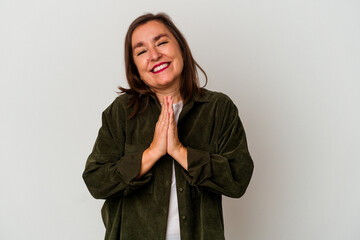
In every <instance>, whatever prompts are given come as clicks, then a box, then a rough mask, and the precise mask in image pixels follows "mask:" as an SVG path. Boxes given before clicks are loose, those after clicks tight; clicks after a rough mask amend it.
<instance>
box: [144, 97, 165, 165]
mask: <svg viewBox="0 0 360 240" xmlns="http://www.w3.org/2000/svg"><path fill="white" fill-rule="evenodd" d="M165 98H166V97H164V102H163V104H162V106H161V113H160V116H159V119H158V121H157V123H156V125H155V132H154V138H153V141H152V142H151V144H150V147H149V148H148V150H149V152H151V155H153V156H154V157H155V158H157V159H160V158H161V157H162V156H164V155H165V154H166V151H167V132H168V127H169V107H168V104H166V103H167V102H166V99H165Z"/></svg>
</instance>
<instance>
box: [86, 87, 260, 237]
mask: <svg viewBox="0 0 360 240" xmlns="http://www.w3.org/2000/svg"><path fill="white" fill-rule="evenodd" d="M203 93H204V94H203V96H197V97H194V98H193V99H192V100H191V101H189V102H188V103H186V104H185V105H184V107H183V110H182V112H181V114H180V117H179V121H178V136H179V140H180V142H181V143H182V144H183V145H184V146H185V147H186V148H187V150H188V171H186V170H185V169H183V168H182V167H181V166H180V165H179V164H178V163H177V162H176V161H175V173H176V174H175V175H176V187H177V197H178V207H179V216H180V234H181V239H182V240H190V239H191V240H205V239H206V240H207V239H209V240H217V239H224V223H223V214H222V203H221V197H222V195H225V196H228V197H234V198H239V197H241V196H242V195H243V194H244V193H245V190H246V188H247V186H248V184H249V181H250V178H251V175H252V172H253V167H254V166H253V162H252V159H251V157H250V154H249V151H248V147H247V143H246V137H245V132H244V129H243V126H242V124H241V121H240V119H239V116H238V111H237V108H236V106H235V105H234V104H233V102H232V101H231V100H230V98H229V97H227V96H226V95H224V94H222V93H218V92H212V91H209V90H205V89H204V90H203ZM129 99H130V96H129V95H128V94H123V95H120V96H119V97H117V98H116V99H115V101H114V102H113V103H112V104H111V105H110V106H109V107H108V108H107V109H106V110H105V111H104V112H103V114H102V126H101V128H100V130H99V134H98V137H97V139H96V142H95V146H94V148H93V151H92V153H91V154H90V156H89V158H88V160H87V162H86V167H85V171H84V173H83V178H84V181H85V183H86V185H87V187H88V189H89V191H90V193H91V194H92V196H93V197H94V198H97V199H106V201H105V203H104V205H103V208H102V210H101V211H102V218H103V221H104V224H105V227H106V233H105V239H108V240H137V239H139V240H140V239H141V240H147V239H149V240H150V239H154V240H155V239H156V240H165V235H166V225H167V217H168V208H169V199H170V187H171V176H172V162H173V159H172V158H171V157H170V156H169V155H165V156H163V157H162V158H161V159H159V161H158V162H157V163H156V164H155V165H154V166H153V167H152V169H151V170H150V171H149V172H147V173H146V174H145V175H143V176H142V177H141V178H140V179H137V180H136V179H135V178H136V176H137V175H138V174H139V172H140V165H141V157H142V153H143V151H144V150H145V149H146V148H147V147H148V146H149V145H150V143H151V141H152V139H153V135H154V130H155V124H156V122H157V120H158V117H159V114H160V104H159V102H158V101H157V99H156V98H155V97H151V98H150V100H149V105H148V107H147V108H146V110H145V111H144V112H142V113H138V114H137V115H136V116H135V117H134V118H132V119H130V120H129V119H128V114H129V113H130V111H131V108H128V107H127V105H128V102H129ZM140 109H141V107H140Z"/></svg>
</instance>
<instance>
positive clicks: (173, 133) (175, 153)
mask: <svg viewBox="0 0 360 240" xmlns="http://www.w3.org/2000/svg"><path fill="white" fill-rule="evenodd" d="M167 104H168V110H169V128H168V133H167V150H166V151H167V153H168V154H169V155H170V156H171V157H173V158H174V159H175V160H176V161H177V162H178V163H179V164H180V165H181V166H182V167H183V168H184V169H185V170H188V162H187V149H186V148H185V147H184V146H183V145H182V144H181V142H180V141H179V138H178V129H177V124H176V122H175V116H174V110H173V102H172V98H171V97H168V98H167Z"/></svg>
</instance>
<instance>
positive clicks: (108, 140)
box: [83, 100, 152, 199]
mask: <svg viewBox="0 0 360 240" xmlns="http://www.w3.org/2000/svg"><path fill="white" fill-rule="evenodd" d="M125 127H126V110H125V109H124V107H123V106H122V105H121V104H120V103H119V102H117V100H115V101H114V102H113V103H112V104H111V105H110V106H109V107H108V108H107V109H106V110H105V111H104V112H103V113H102V126H101V128H100V130H99V133H98V137H97V139H96V142H95V145H94V147H93V150H92V152H91V154H90V156H89V157H88V159H87V162H86V165H85V171H84V173H83V179H84V181H85V184H86V186H87V188H88V189H89V191H90V193H91V195H92V196H93V197H94V198H98V199H107V198H114V197H121V196H124V195H127V194H129V193H131V192H133V191H134V190H136V189H138V188H140V187H142V186H143V185H145V184H146V183H148V182H149V181H150V179H151V177H152V173H151V171H149V172H147V173H146V174H144V175H143V176H142V177H141V178H140V179H138V180H135V178H136V177H137V176H138V174H139V172H140V167H141V159H142V153H143V151H142V150H139V151H137V152H131V153H127V151H126V144H125V140H126V135H125V134H126V129H125Z"/></svg>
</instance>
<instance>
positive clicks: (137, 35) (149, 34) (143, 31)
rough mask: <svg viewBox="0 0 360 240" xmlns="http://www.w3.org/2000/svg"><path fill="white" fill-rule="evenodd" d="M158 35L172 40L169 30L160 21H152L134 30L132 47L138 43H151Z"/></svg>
mask: <svg viewBox="0 0 360 240" xmlns="http://www.w3.org/2000/svg"><path fill="white" fill-rule="evenodd" d="M160 34H167V35H168V36H169V37H170V38H174V36H173V35H172V34H171V32H170V30H169V29H168V28H167V27H166V26H165V25H164V24H163V23H162V22H160V21H156V20H152V21H149V22H147V23H144V24H142V25H140V26H138V27H137V28H135V30H134V32H133V34H132V36H131V42H132V46H134V45H135V44H136V43H138V42H147V41H153V39H154V37H156V36H158V35H160Z"/></svg>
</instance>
